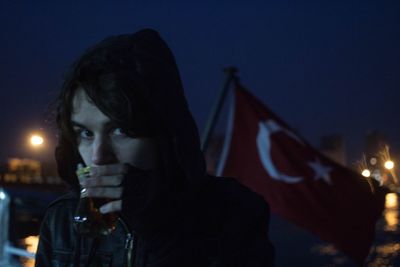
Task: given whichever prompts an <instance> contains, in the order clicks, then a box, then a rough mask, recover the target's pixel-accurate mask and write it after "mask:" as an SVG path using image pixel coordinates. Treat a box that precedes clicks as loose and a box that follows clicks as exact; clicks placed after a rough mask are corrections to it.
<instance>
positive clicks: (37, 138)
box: [30, 134, 44, 147]
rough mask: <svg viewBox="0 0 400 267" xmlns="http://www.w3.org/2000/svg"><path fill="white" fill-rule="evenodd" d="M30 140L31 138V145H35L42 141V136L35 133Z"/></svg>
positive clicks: (40, 143)
mask: <svg viewBox="0 0 400 267" xmlns="http://www.w3.org/2000/svg"><path fill="white" fill-rule="evenodd" d="M30 140H31V145H32V146H35V147H37V146H40V145H42V144H43V143H44V139H43V137H41V136H40V135H36V134H35V135H32V136H31V139H30Z"/></svg>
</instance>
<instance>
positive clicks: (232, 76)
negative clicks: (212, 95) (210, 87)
mask: <svg viewBox="0 0 400 267" xmlns="http://www.w3.org/2000/svg"><path fill="white" fill-rule="evenodd" d="M224 72H225V73H226V74H227V76H228V77H227V78H226V81H225V84H224V86H223V87H222V89H221V90H220V91H219V95H218V98H217V101H216V102H215V104H214V106H213V107H212V110H211V113H210V116H209V117H208V120H207V124H206V127H205V129H204V132H203V135H202V139H201V150H202V151H203V153H204V152H205V151H206V149H207V147H208V144H209V142H210V138H211V135H212V133H213V131H214V128H215V125H216V123H217V119H218V116H219V114H220V112H221V109H222V106H223V104H224V102H225V98H226V95H227V93H228V91H229V86H230V84H231V82H232V81H236V80H237V79H238V78H237V76H236V74H237V72H238V69H237V68H236V67H227V68H224Z"/></svg>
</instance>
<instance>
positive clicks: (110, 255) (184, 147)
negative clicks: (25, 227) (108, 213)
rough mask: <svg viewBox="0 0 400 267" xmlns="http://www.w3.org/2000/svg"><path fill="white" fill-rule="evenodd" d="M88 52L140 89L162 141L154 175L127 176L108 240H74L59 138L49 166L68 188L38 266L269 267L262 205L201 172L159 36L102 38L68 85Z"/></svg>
mask: <svg viewBox="0 0 400 267" xmlns="http://www.w3.org/2000/svg"><path fill="white" fill-rule="evenodd" d="M93 54H97V55H99V54H102V55H103V57H102V58H103V59H104V60H105V64H117V68H118V66H119V65H120V69H121V72H123V73H124V74H125V73H127V72H128V73H130V75H132V76H134V77H135V79H136V80H139V81H142V82H139V84H136V87H135V88H134V89H133V90H136V92H135V94H136V95H138V96H140V99H141V101H142V102H143V103H145V106H147V107H148V114H147V121H150V122H151V123H152V125H151V126H150V127H152V128H153V129H154V130H155V132H157V133H159V134H157V135H156V136H155V138H156V139H157V142H158V144H159V147H160V153H161V163H160V166H161V167H160V169H159V170H157V171H143V170H139V169H137V168H134V167H132V168H131V170H130V171H129V172H128V175H127V178H126V179H124V181H123V194H122V200H123V206H122V211H121V214H120V219H119V222H118V224H117V228H116V230H115V231H114V232H113V233H112V234H110V235H109V236H106V237H102V238H97V239H93V238H88V237H84V236H80V235H78V234H77V233H76V231H75V229H74V227H73V224H72V219H73V214H74V211H75V209H76V205H77V200H78V193H77V192H78V183H77V177H76V175H75V173H74V170H75V168H76V164H77V163H78V162H81V158H80V157H79V154H78V153H77V151H76V149H75V148H74V145H73V144H72V143H70V141H69V140H68V138H66V137H65V136H63V135H62V134H61V135H60V140H59V145H58V147H57V149H56V159H57V163H58V169H59V174H60V176H61V178H62V179H63V180H64V181H66V182H67V183H68V184H69V185H71V188H72V190H71V193H69V194H68V195H66V196H64V197H62V198H61V199H59V200H57V201H55V202H54V203H52V204H51V205H50V206H49V208H48V210H47V213H46V215H45V218H44V220H43V223H42V227H41V232H40V242H39V247H38V251H37V256H36V266H40V267H42V266H43V267H45V266H85V264H89V263H90V264H91V265H90V266H135V267H156V266H159V267H166V266H171V267H172V266H174V267H179V266H193V267H196V266H199V267H200V266H202V267H203V266H204V267H207V266H214V267H217V266H224V267H225V266H226V267H228V266H229V267H234V266H238V267H239V266H240V267H244V266H249V267H252V266H272V263H273V248H272V246H271V244H270V242H269V239H268V222H269V207H268V205H267V203H266V202H265V201H264V200H263V199H262V198H261V197H260V196H259V195H257V194H255V193H253V192H252V191H250V190H249V189H247V188H245V187H243V186H242V185H240V184H239V183H238V182H236V181H235V180H234V179H232V178H221V177H213V176H209V175H207V174H206V171H205V162H204V158H203V154H202V152H201V150H200V146H199V137H198V131H197V128H196V125H195V123H194V120H193V118H192V116H191V114H190V112H189V109H188V106H187V103H186V100H185V97H184V93H183V89H182V85H181V81H180V78H179V73H178V70H177V67H176V64H175V60H174V58H173V56H172V53H171V52H170V50H169V48H168V47H167V45H166V44H165V43H164V42H163V40H162V39H161V38H160V37H159V35H158V33H157V32H155V31H153V30H142V31H140V32H137V33H135V34H131V35H120V36H115V37H110V38H107V39H106V40H104V41H102V42H101V43H100V44H98V45H96V46H94V47H93V48H91V49H89V50H88V51H87V52H86V53H85V54H84V55H83V56H82V57H81V58H80V59H79V60H78V61H77V62H76V63H75V65H74V66H73V68H72V73H71V74H70V77H74V76H76V75H77V73H78V74H79V73H84V72H85V68H87V67H88V66H86V65H85V64H84V63H85V59H87V58H88V57H90V56H92V55H93ZM89 68H90V66H89ZM98 71H99V72H101V70H98ZM68 79H69V78H68V77H67V79H66V81H65V84H67V85H68V83H69V82H71V81H69V80H68ZM128 259H130V262H128ZM130 264H131V265H130Z"/></svg>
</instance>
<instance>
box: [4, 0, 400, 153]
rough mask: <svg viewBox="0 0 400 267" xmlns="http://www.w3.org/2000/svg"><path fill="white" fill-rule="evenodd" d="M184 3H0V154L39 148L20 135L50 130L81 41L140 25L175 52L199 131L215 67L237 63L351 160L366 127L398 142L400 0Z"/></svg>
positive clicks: (218, 81)
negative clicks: (335, 137) (336, 138)
mask: <svg viewBox="0 0 400 267" xmlns="http://www.w3.org/2000/svg"><path fill="white" fill-rule="evenodd" d="M188 2H189V1H182V2H177V1H23V0H20V1H11V0H3V1H1V2H0V27H1V28H0V29H1V41H0V51H1V59H0V125H1V132H0V146H1V150H0V160H4V159H5V158H6V157H9V156H20V157H22V156H23V157H25V156H38V157H39V154H38V152H36V153H33V152H32V151H29V149H28V148H27V145H26V136H27V134H28V133H29V132H30V131H31V130H35V129H40V128H44V130H45V132H47V134H48V135H49V136H50V137H51V138H50V139H54V134H52V133H51V131H50V130H49V127H51V118H52V117H51V105H50V104H51V102H52V101H53V100H54V99H55V97H56V96H57V93H58V90H59V87H60V84H61V83H62V79H63V75H64V73H65V72H66V70H67V69H68V66H69V65H70V64H71V63H72V61H73V60H74V59H75V58H77V57H78V56H79V55H80V54H81V53H82V52H83V51H84V49H85V48H87V47H88V46H90V45H92V44H94V43H96V42H97V41H99V40H102V39H104V38H105V37H106V36H109V35H115V34H121V33H130V32H135V31H137V30H139V29H141V28H145V27H151V28H154V29H156V30H158V31H159V32H160V34H161V35H162V36H163V38H164V39H165V40H166V41H167V43H168V44H169V46H170V47H171V49H172V50H173V52H174V54H175V56H176V60H177V63H178V66H179V69H180V71H181V75H182V79H183V83H184V86H185V89H186V95H187V98H188V101H189V105H190V107H191V110H192V113H193V115H194V117H195V119H196V121H197V123H198V126H199V129H200V130H202V129H203V128H204V125H205V121H206V118H207V116H208V113H209V111H210V109H211V106H212V104H213V103H214V98H215V97H216V96H217V93H218V90H219V89H220V88H221V86H222V84H223V82H224V79H225V76H224V73H223V72H222V69H223V68H224V67H226V66H230V65H235V66H237V67H238V68H239V70H240V72H239V74H240V77H241V80H242V82H243V84H244V85H245V86H246V87H247V88H248V89H249V90H250V91H251V92H253V94H255V95H256V96H257V97H259V98H260V99H261V100H262V101H263V102H264V103H265V104H267V105H268V106H269V107H270V108H271V109H273V110H274V111H275V112H276V113H277V114H278V115H280V116H281V117H282V118H283V119H284V120H286V121H287V123H288V124H289V125H291V126H292V127H294V128H295V129H296V130H297V131H298V132H300V133H301V134H302V135H303V137H305V139H306V140H308V141H309V142H311V143H312V144H314V145H318V144H319V138H320V137H321V136H322V135H326V134H341V135H343V137H344V138H345V141H346V144H347V147H348V149H349V151H348V152H349V154H350V159H351V160H355V159H356V158H357V157H359V156H360V155H361V153H362V151H363V150H362V148H363V144H364V136H365V134H366V133H367V132H368V131H370V130H379V131H381V132H382V133H384V134H386V135H387V137H388V139H389V141H390V144H391V145H392V147H393V149H394V150H396V149H397V150H399V148H400V140H399V138H398V137H399V136H400V123H399V121H398V120H399V119H398V116H399V114H400V111H399V110H398V109H399V105H398V103H399V100H400V90H399V89H400V15H399V14H400V2H399V1H389V0H388V1H369V2H370V3H367V2H368V1H330V3H322V2H328V1H304V2H303V3H302V4H300V3H299V2H300V1H256V2H253V3H250V1H244V0H242V1H221V2H219V3H216V1H211V0H203V1H199V2H198V3H195V2H190V4H189V3H188ZM46 121H48V122H47V123H46ZM50 146H51V145H50ZM51 150H52V149H50V148H49V147H48V148H47V151H42V152H40V155H41V156H40V157H44V155H46V157H48V156H49V155H51V154H52V151H51Z"/></svg>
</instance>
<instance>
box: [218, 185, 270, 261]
mask: <svg viewBox="0 0 400 267" xmlns="http://www.w3.org/2000/svg"><path fill="white" fill-rule="evenodd" d="M234 184H235V183H234V182H233V181H232V182H231V186H230V187H231V190H229V191H228V193H227V194H226V195H227V196H229V200H230V201H229V202H228V204H227V205H226V209H230V212H229V214H231V215H230V217H229V218H227V220H226V221H227V222H226V224H225V225H224V227H223V232H224V233H223V235H222V237H223V238H222V243H221V246H220V249H221V264H220V266H246V267H261V266H262V267H270V266H274V254H275V253H274V247H273V246H272V244H271V242H270V239H269V233H268V231H269V220H270V209H269V205H268V203H267V202H266V201H265V200H264V199H263V198H262V197H261V196H259V195H258V194H256V193H254V192H251V191H250V190H248V189H247V188H244V187H242V186H239V185H237V184H236V186H235V185H234ZM229 207H230V208H229ZM217 266H219V265H217Z"/></svg>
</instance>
